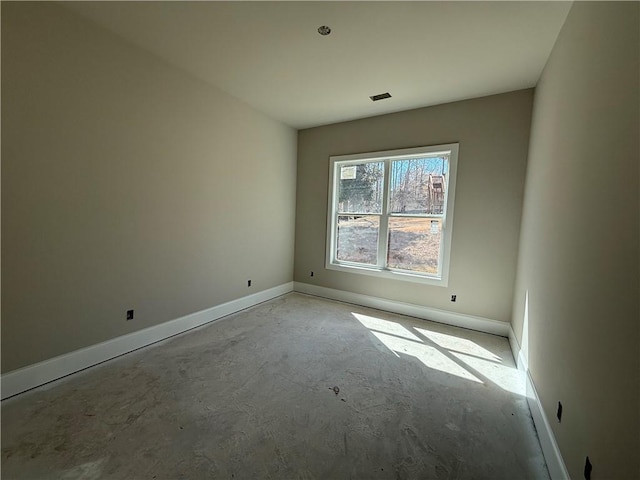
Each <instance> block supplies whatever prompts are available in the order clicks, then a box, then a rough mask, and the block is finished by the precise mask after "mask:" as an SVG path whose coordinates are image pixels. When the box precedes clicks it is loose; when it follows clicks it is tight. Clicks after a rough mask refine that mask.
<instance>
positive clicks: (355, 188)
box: [337, 162, 384, 213]
mask: <svg viewBox="0 0 640 480" xmlns="http://www.w3.org/2000/svg"><path fill="white" fill-rule="evenodd" d="M337 174H338V212H339V213H382V186H383V183H384V163H383V162H367V163H360V164H353V163H351V164H348V165H339V166H338V172H337Z"/></svg>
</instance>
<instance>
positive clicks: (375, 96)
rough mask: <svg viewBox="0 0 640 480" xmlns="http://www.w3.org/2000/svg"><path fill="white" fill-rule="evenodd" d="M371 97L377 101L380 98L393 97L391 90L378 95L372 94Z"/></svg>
mask: <svg viewBox="0 0 640 480" xmlns="http://www.w3.org/2000/svg"><path fill="white" fill-rule="evenodd" d="M369 98H370V99H371V100H372V101H374V102H377V101H378V100H384V99H385V98H391V94H390V93H389V92H385V93H379V94H378V95H372V96H370V97H369Z"/></svg>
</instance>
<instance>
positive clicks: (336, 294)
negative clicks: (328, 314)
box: [294, 282, 509, 337]
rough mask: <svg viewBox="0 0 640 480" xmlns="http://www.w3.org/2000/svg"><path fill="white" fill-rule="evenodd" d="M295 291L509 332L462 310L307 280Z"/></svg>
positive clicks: (487, 330) (497, 323)
mask: <svg viewBox="0 0 640 480" xmlns="http://www.w3.org/2000/svg"><path fill="white" fill-rule="evenodd" d="M294 290H295V291H296V292H300V293H306V294H309V295H315V296H317V297H324V298H330V299H332V300H338V301H341V302H345V303H353V304H355V305H362V306H364V307H371V308H377V309H379V310H385V311H387V312H393V313H399V314H401V315H409V316H411V317H417V318H422V319H424V320H431V321H433V322H438V323H445V324H447V325H453V326H456V327H462V328H468V329H470V330H477V331H480V332H485V333H491V334H493V335H500V336H502V337H506V336H508V335H509V324H508V323H505V322H500V321H498V320H492V319H489V318H483V317H476V316H473V315H465V314H463V313H455V312H449V311H447V310H439V309H436V308H430V307H423V306H421V305H414V304H411V303H402V302H396V301H394V300H387V299H385V298H380V297H372V296H369V295H362V294H360V293H352V292H345V291H342V290H334V289H333V288H326V287H319V286H317V285H310V284H308V283H302V282H295V283H294Z"/></svg>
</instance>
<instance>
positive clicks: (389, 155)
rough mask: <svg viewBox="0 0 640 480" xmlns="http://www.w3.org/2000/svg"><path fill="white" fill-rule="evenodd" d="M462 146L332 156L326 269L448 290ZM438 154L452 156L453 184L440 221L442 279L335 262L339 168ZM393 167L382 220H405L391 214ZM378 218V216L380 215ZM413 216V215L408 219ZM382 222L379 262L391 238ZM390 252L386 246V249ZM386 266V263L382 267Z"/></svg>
mask: <svg viewBox="0 0 640 480" xmlns="http://www.w3.org/2000/svg"><path fill="white" fill-rule="evenodd" d="M458 149H459V144H458V143H448V144H442V145H432V146H424V147H416V148H403V149H399V150H385V151H380V152H369V153H357V154H353V155H332V156H330V157H329V184H328V186H329V188H328V189H327V190H328V203H327V205H328V208H327V242H326V252H325V268H327V269H328V270H336V271H341V272H347V273H355V274H363V275H370V276H374V277H378V278H389V279H395V280H402V281H409V282H416V283H422V284H428V285H435V286H441V287H446V286H447V285H448V283H449V267H450V260H451V258H450V257H451V240H452V237H453V228H452V227H453V207H454V203H455V197H456V195H455V188H456V176H457V167H458ZM438 153H447V154H448V155H449V182H448V185H447V195H446V199H445V202H446V203H445V209H444V213H443V215H442V217H439V216H438V217H437V218H440V219H441V220H442V235H443V239H442V248H441V249H440V259H439V262H440V265H441V267H442V268H441V275H440V277H437V276H431V275H424V274H418V273H412V272H408V271H398V270H389V269H386V268H381V267H378V266H370V267H369V266H366V265H363V264H360V263H350V262H344V261H340V262H338V261H337V260H336V259H335V253H336V248H335V247H336V228H337V225H336V223H335V222H334V218H335V217H336V215H337V211H336V208H337V205H336V203H337V202H336V192H337V188H338V183H337V182H338V179H337V175H336V168H335V166H336V164H338V163H340V164H343V163H345V162H353V163H360V162H362V161H384V160H392V161H393V160H402V159H407V158H413V157H419V156H420V155H429V156H433V155H437V154H438ZM390 165H391V162H385V167H384V168H385V173H384V175H385V177H384V184H383V189H384V194H383V207H382V213H381V214H380V218H382V216H383V215H386V216H387V217H391V216H403V215H396V214H394V215H391V212H389V211H388V201H389V195H390V192H389V188H390V186H389V184H390V171H389V170H390V168H389V167H390ZM376 215H378V214H376ZM404 216H408V217H409V216H411V215H404ZM426 216H427V215H424V216H423V215H420V217H421V218H422V217H426ZM383 223H385V222H381V226H380V231H379V236H378V259H380V258H381V257H382V256H384V249H381V248H380V247H381V246H383V244H384V245H386V243H387V236H388V225H386V227H383V226H382V224H383ZM385 249H386V246H385ZM384 263H385V262H384V261H383V262H382V264H384Z"/></svg>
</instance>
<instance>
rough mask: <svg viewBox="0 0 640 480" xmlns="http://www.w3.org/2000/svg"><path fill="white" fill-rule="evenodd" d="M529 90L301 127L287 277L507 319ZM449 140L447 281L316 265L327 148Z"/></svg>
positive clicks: (321, 247) (321, 250)
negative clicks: (453, 153) (452, 192)
mask: <svg viewBox="0 0 640 480" xmlns="http://www.w3.org/2000/svg"><path fill="white" fill-rule="evenodd" d="M532 99H533V92H532V90H522V91H517V92H512V93H508V94H503V95H495V96H490V97H483V98H478V99H474V100H467V101H463V102H456V103H450V104H445V105H440V106H435V107H429V108H421V109H417V110H411V111H407V112H401V113H394V114H391V115H384V116H379V117H373V118H367V119H364V120H356V121H352V122H346V123H340V124H334V125H329V126H324V127H318V128H312V129H308V130H302V131H300V133H299V135H298V188H297V210H296V252H295V273H294V278H295V280H296V281H299V282H306V283H309V284H314V285H319V286H323V287H329V288H335V289H340V290H346V291H350V292H355V293H361V294H367V295H373V296H377V297H382V298H387V299H391V300H396V301H401V302H407V303H413V304H416V305H423V306H429V307H435V308H440V309H444V310H450V311H454V312H460V313H466V314H472V315H478V316H481V317H485V318H490V319H495V320H501V321H505V322H508V321H509V320H510V318H511V307H512V294H513V283H514V280H515V273H516V270H515V268H516V260H517V247H518V234H519V231H520V214H521V209H522V197H523V188H524V176H525V169H526V160H527V149H528V141H529V127H530V121H531V106H532ZM453 142H459V143H460V151H459V156H458V174H457V183H456V199H455V213H454V221H453V240H452V255H451V268H450V275H449V285H448V287H440V286H427V285H422V284H416V283H410V282H404V281H397V280H387V279H379V278H374V277H370V276H364V275H354V274H351V273H344V272H337V271H333V270H326V269H325V268H324V263H325V242H326V225H327V186H328V176H329V156H330V155H341V154H351V153H360V152H371V151H379V150H391V149H398V148H406V147H417V146H423V145H435V144H442V143H453ZM312 270H313V271H314V273H315V275H314V277H310V275H309V272H310V271H312ZM453 293H455V294H456V295H458V301H457V303H451V302H450V295H451V294H453Z"/></svg>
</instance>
